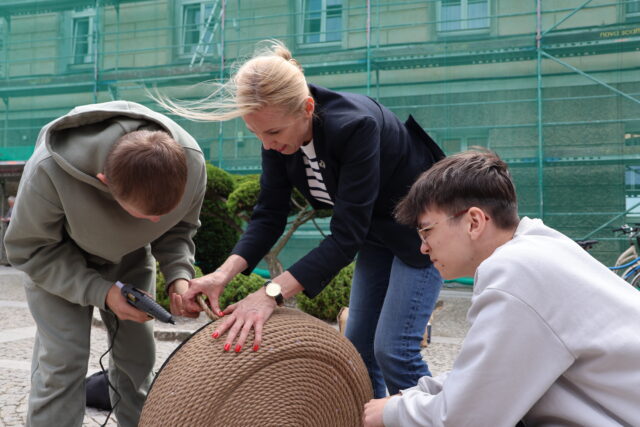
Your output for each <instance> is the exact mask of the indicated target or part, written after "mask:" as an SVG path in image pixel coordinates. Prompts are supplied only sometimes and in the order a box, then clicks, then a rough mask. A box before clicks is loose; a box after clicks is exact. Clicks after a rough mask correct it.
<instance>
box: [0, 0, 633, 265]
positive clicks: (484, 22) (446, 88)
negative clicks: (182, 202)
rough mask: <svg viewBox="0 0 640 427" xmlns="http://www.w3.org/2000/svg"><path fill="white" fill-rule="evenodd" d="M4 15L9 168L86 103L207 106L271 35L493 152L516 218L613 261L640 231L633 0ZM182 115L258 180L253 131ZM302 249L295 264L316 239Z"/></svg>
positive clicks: (104, 3)
mask: <svg viewBox="0 0 640 427" xmlns="http://www.w3.org/2000/svg"><path fill="white" fill-rule="evenodd" d="M0 16H1V17H2V19H1V20H0V55H1V57H0V95H1V96H2V100H3V103H2V111H1V113H2V114H3V119H2V120H1V121H0V126H1V130H0V160H24V159H26V158H28V156H29V155H30V153H31V152H32V150H33V146H34V144H35V141H36V138H37V135H38V132H39V130H40V128H41V127H42V126H43V125H44V124H45V123H47V122H48V121H50V120H52V119H54V118H56V117H57V116H59V115H62V114H64V113H66V112H67V111H68V110H70V109H71V108H73V107H74V106H76V105H81V104H87V103H92V102H103V101H108V100H112V99H128V100H132V101H136V102H140V103H144V104H146V105H149V106H150V107H151V108H154V109H157V110H160V108H159V107H158V106H156V105H155V104H154V103H153V102H152V101H151V100H150V99H149V97H148V91H149V89H153V90H155V89H157V90H158V91H160V92H161V93H163V94H165V95H168V96H172V97H176V98H181V99H195V98H200V97H203V96H205V95H206V94H207V88H206V87H203V86H198V85H196V84H197V83H200V82H203V81H207V80H219V79H225V78H226V77H228V75H229V73H230V72H232V70H233V66H234V64H235V63H237V61H239V60H242V59H244V58H246V57H247V56H249V55H251V53H252V51H253V49H254V47H255V44H256V43H257V42H258V41H260V40H263V39H269V38H276V39H279V40H282V41H283V42H285V43H286V44H287V45H288V46H289V47H290V48H291V50H292V51H293V54H294V57H295V58H296V59H297V60H298V61H299V62H300V63H301V64H302V66H303V67H304V69H305V73H306V75H307V76H308V80H309V82H311V83H316V84H319V85H322V86H326V87H329V88H332V89H336V90H345V91H352V92H358V93H363V94H367V95H369V96H371V97H373V98H376V99H378V100H379V101H381V102H382V103H383V104H384V105H386V106H388V107H390V108H391V109H392V110H393V111H394V112H395V113H396V114H397V115H398V116H400V118H401V119H405V118H406V116H407V115H409V114H412V115H414V117H415V118H416V119H417V120H418V122H419V123H421V124H422V126H423V127H424V128H425V129H426V130H427V131H428V132H429V133H430V134H431V135H432V136H433V138H434V139H435V140H436V141H437V142H438V143H439V144H440V145H441V146H442V147H443V148H444V150H445V151H446V152H447V153H449V154H451V153H455V152H458V151H461V150H464V149H467V148H468V147H472V146H485V147H489V148H491V149H493V150H495V151H497V152H498V153H499V154H500V155H501V156H502V157H503V158H504V159H505V160H507V162H508V163H509V164H510V166H511V168H512V171H513V175H514V177H515V180H516V184H517V189H518V196H519V200H520V214H521V215H528V216H534V217H541V218H543V219H544V220H545V221H546V222H547V223H548V224H549V225H551V226H553V227H556V228H558V229H560V230H561V231H563V232H564V233H566V234H568V235H569V236H570V237H573V238H583V237H587V236H588V237H592V238H597V239H600V240H601V241H602V243H601V244H600V245H598V246H597V247H596V248H595V249H594V251H593V253H594V255H596V256H597V257H598V258H599V259H601V260H602V261H603V262H605V263H612V262H613V261H614V260H615V258H616V256H617V254H618V253H619V252H620V251H621V250H623V249H624V248H625V247H626V246H627V245H628V242H626V241H625V240H624V238H620V237H615V236H614V235H613V234H612V233H611V231H610V226H613V225H619V224H621V223H623V222H634V221H638V222H640V208H635V209H630V208H632V207H633V206H634V205H636V204H638V203H639V202H640V72H639V71H640V70H639V68H640V54H639V50H640V1H637V0H626V1H624V0H622V1H618V0H616V1H614V0H587V1H585V0H565V1H556V2H550V1H545V2H542V1H541V0H537V1H536V0H531V1H526V2H523V1H511V0H422V1H383V0H374V1H371V0H369V1H362V0H360V1H354V0H295V1H291V0H227V1H223V0H213V1H193V0H174V1H170V0H151V1H127V0H93V1H68V0H64V1H54V0H48V1H47V0H39V1H27V0H6V1H3V2H2V4H0ZM177 120H178V121H179V122H180V123H181V124H182V125H183V126H184V127H185V128H186V129H187V130H189V131H190V132H191V133H192V134H193V135H194V136H195V137H196V139H197V140H198V141H199V143H200V144H201V146H202V148H203V150H204V151H205V154H206V156H207V158H208V159H209V161H211V162H212V163H213V164H215V165H217V166H220V167H222V168H224V169H227V170H229V171H232V172H236V173H256V172H259V170H260V159H259V156H260V143H259V141H257V140H256V139H255V137H253V135H252V134H251V133H250V132H248V131H247V129H246V128H245V126H244V124H243V122H242V121H241V120H234V121H230V122H226V123H224V124H222V125H220V124H217V123H196V122H190V121H186V120H183V119H177ZM321 225H322V226H323V227H324V228H325V229H326V228H327V221H321ZM295 237H296V238H295V239H294V241H293V242H292V243H291V244H290V245H289V248H288V249H287V251H286V253H285V255H284V258H283V261H284V264H285V266H286V265H288V264H290V263H291V262H292V261H294V260H295V259H296V258H297V257H298V256H300V254H302V253H304V251H306V250H308V249H309V248H310V247H312V246H313V245H315V244H316V243H317V242H318V241H319V239H320V238H321V235H320V233H319V232H318V231H317V230H316V228H315V226H313V225H311V224H308V225H306V226H304V227H303V228H302V229H301V230H300V231H299V232H298V233H296V236H295Z"/></svg>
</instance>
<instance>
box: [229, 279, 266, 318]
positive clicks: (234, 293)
mask: <svg viewBox="0 0 640 427" xmlns="http://www.w3.org/2000/svg"><path fill="white" fill-rule="evenodd" d="M264 282H265V280H264V279H263V278H262V277H260V276H258V275H257V274H255V273H251V274H250V275H248V276H245V275H244V274H238V275H237V276H236V277H234V278H233V280H232V281H231V282H229V284H228V285H227V287H226V288H224V292H223V293H222V295H220V308H221V309H222V310H224V309H225V308H226V307H227V306H229V305H231V304H233V303H236V302H238V301H240V300H241V299H243V298H244V297H246V296H247V295H249V294H250V293H253V292H255V291H257V290H258V289H260V288H261V287H262V286H263V285H264Z"/></svg>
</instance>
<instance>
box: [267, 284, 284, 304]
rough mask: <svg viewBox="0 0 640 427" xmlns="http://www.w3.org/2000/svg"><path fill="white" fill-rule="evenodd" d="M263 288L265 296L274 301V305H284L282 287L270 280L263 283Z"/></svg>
mask: <svg viewBox="0 0 640 427" xmlns="http://www.w3.org/2000/svg"><path fill="white" fill-rule="evenodd" d="M264 287H265V289H264V290H265V292H266V293H267V295H268V296H270V297H271V298H273V299H274V300H276V304H278V305H283V304H284V297H283V296H282V286H280V284H278V283H276V282H272V281H271V280H267V281H266V282H265V283H264Z"/></svg>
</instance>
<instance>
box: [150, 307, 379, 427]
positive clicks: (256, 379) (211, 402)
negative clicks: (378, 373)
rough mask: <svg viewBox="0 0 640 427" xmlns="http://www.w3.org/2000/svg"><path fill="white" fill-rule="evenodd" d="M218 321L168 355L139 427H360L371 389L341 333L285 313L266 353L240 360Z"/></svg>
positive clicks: (280, 312) (268, 337)
mask: <svg viewBox="0 0 640 427" xmlns="http://www.w3.org/2000/svg"><path fill="white" fill-rule="evenodd" d="M218 322H219V321H217V322H213V323H210V324H208V325H207V326H205V327H204V328H202V329H201V330H199V331H198V332H196V333H194V334H193V335H192V336H191V337H190V338H189V339H187V340H186V341H185V342H184V343H183V344H182V346H181V347H180V348H178V349H177V350H176V351H175V352H174V353H173V354H172V355H171V356H169V358H168V359H167V361H166V362H165V364H164V365H163V367H162V369H161V370H160V372H159V373H158V375H157V376H156V379H155V381H154V383H153V386H152V388H151V390H150V391H149V395H148V397H147V401H146V403H145V405H144V408H143V410H142V415H141V418H140V424H139V425H140V426H142V427H159V426H172V427H173V426H189V427H194V426H198V427H199V426H214V425H215V426H217V427H219V426H221V425H222V426H226V427H229V426H238V427H254V426H258V427H275V426H278V427H285V426H291V427H302V426H308V427H343V426H344V427H353V426H359V425H361V416H362V410H363V406H364V404H365V403H366V402H367V401H368V400H369V399H371V397H372V393H371V383H370V381H369V376H368V374H367V369H366V368H365V366H364V363H363V362H362V359H361V358H360V355H359V354H358V352H357V351H356V350H355V348H354V347H353V345H352V344H351V343H350V342H349V341H348V340H347V339H346V338H344V337H343V336H342V335H340V333H338V331H336V330H335V329H334V328H332V327H331V326H329V325H327V324H325V323H324V322H322V321H320V320H318V319H315V318H313V317H311V316H309V315H307V314H305V313H302V312H301V311H299V310H293V309H289V308H278V309H276V311H275V312H274V313H273V315H272V316H271V318H270V319H269V320H268V321H267V323H266V324H265V326H264V330H263V338H262V345H261V347H260V350H258V351H257V352H254V351H251V350H250V349H248V350H244V351H242V352H240V353H235V352H233V351H231V352H225V351H223V346H224V339H217V340H214V339H212V338H211V334H212V333H213V331H214V330H215V328H216V325H217V323H218ZM252 341H253V336H252V335H250V336H249V338H248V340H247V343H251V342H252Z"/></svg>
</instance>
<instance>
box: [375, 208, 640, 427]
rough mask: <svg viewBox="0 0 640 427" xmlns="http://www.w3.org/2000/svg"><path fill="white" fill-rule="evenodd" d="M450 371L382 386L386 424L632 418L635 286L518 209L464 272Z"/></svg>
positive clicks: (636, 385) (639, 353)
mask: <svg viewBox="0 0 640 427" xmlns="http://www.w3.org/2000/svg"><path fill="white" fill-rule="evenodd" d="M467 319H468V321H469V322H470V323H471V328H470V329H469V332H468V334H467V336H466V338H465V340H464V343H463V345H462V348H461V351H460V354H459V356H458V357H457V359H456V361H455V363H454V366H453V370H452V371H451V372H449V373H448V374H445V375H442V376H440V377H437V378H430V377H423V378H422V379H420V381H419V383H418V385H417V386H416V387H413V388H411V389H408V390H404V391H403V392H402V395H401V396H395V397H392V398H391V399H390V400H389V402H387V404H386V405H385V408H384V425H385V426H386V427H394V426H402V427H410V426H445V425H446V426H455V427H462V426H474V427H477V426H491V427H498V426H509V427H513V426H514V425H515V424H517V423H518V422H519V421H523V422H524V424H525V425H527V426H529V425H535V426H541V425H542V426H569V425H572V426H598V427H603V426H618V425H628V426H632V425H635V426H638V425H640V292H638V291H637V290H635V289H634V288H633V287H631V286H630V285H629V284H628V283H626V282H625V281H623V280H622V279H621V278H619V277H618V276H616V275H615V274H614V273H612V272H611V271H610V270H609V269H608V268H607V267H606V266H604V265H602V264H601V263H600V262H598V261H597V260H595V259H594V258H592V257H591V256H590V255H589V254H588V253H587V252H586V251H584V250H583V249H582V248H580V247H579V246H578V245H577V244H576V243H574V242H573V241H572V240H571V239H569V238H568V237H566V236H564V235H563V234H561V233H559V232H557V231H555V230H553V229H551V228H549V227H547V226H545V225H544V224H543V223H542V221H540V220H537V219H529V218H523V219H522V220H521V221H520V224H519V226H518V228H517V231H516V233H515V235H514V237H513V239H512V240H510V241H509V242H507V243H506V244H504V245H502V246H500V247H499V248H497V249H496V250H495V251H494V253H493V254H492V255H491V256H490V257H489V258H487V259H486V260H485V261H483V262H482V264H480V266H479V267H478V269H477V271H476V274H475V285H474V292H473V298H472V303H471V308H470V309H469V312H468V314H467Z"/></svg>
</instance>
